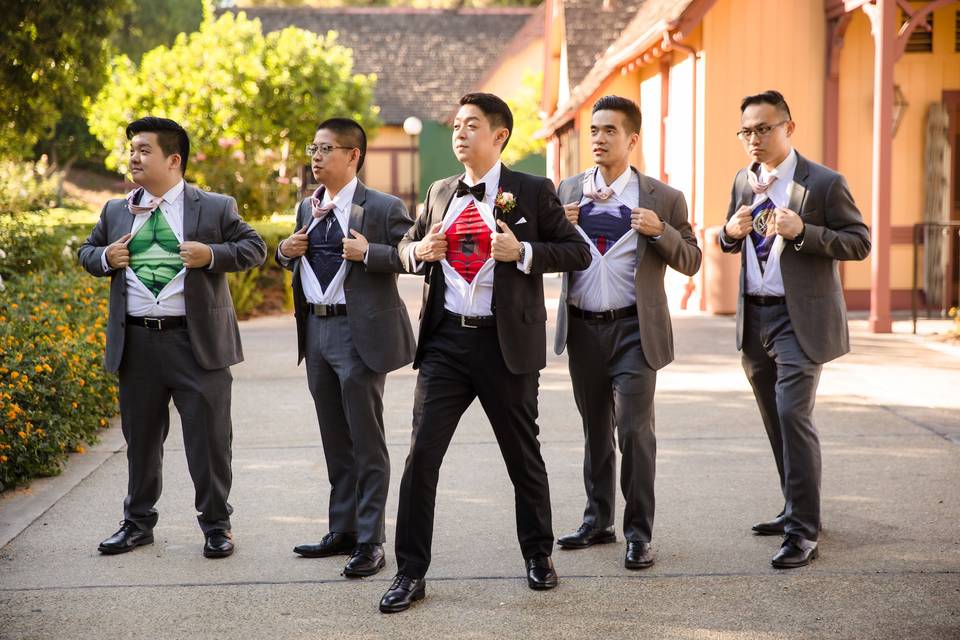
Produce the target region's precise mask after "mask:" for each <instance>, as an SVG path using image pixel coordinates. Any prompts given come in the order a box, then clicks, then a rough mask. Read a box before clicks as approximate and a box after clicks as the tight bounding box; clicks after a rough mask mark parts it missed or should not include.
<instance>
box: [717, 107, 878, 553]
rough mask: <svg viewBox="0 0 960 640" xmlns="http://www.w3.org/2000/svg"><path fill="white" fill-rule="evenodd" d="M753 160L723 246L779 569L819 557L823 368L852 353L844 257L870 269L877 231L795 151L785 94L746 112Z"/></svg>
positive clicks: (737, 192)
mask: <svg viewBox="0 0 960 640" xmlns="http://www.w3.org/2000/svg"><path fill="white" fill-rule="evenodd" d="M740 113H741V115H740V130H739V131H738V132H737V135H738V137H739V138H740V140H741V141H742V142H743V144H744V148H745V150H746V151H747V154H748V155H749V157H750V160H751V163H750V165H749V166H748V167H747V168H745V169H741V170H740V171H739V172H738V173H737V176H736V178H735V179H734V182H733V191H732V193H731V195H730V207H729V209H728V211H727V223H726V226H724V228H723V229H722V230H721V232H720V244H721V247H722V248H723V250H724V251H726V252H728V253H736V252H739V253H740V256H741V257H740V265H741V269H740V297H739V300H738V303H737V348H738V349H741V350H742V352H743V357H742V360H743V369H744V371H745V372H746V375H747V379H748V380H749V381H750V385H751V386H752V387H753V393H754V396H755V397H756V400H757V405H758V407H759V408H760V416H761V418H762V419H763V425H764V427H766V430H767V436H768V437H769V439H770V445H771V446H772V448H773V455H774V459H775V460H776V463H777V471H778V473H779V474H780V488H781V491H782V492H783V497H784V500H785V506H784V510H783V512H781V514H780V515H778V516H777V517H776V518H774V519H773V520H771V521H769V522H761V523H758V524H756V525H754V526H753V531H754V532H755V533H757V534H758V535H783V536H784V541H783V544H782V545H781V547H780V550H779V551H778V552H777V553H776V554H775V555H774V557H773V559H772V561H771V562H772V564H773V566H774V567H776V568H778V569H791V568H794V567H802V566H805V565H807V564H809V563H810V561H811V560H813V559H815V558H816V557H817V541H818V539H819V534H820V441H819V438H818V436H817V429H816V427H815V426H814V423H813V405H814V402H815V401H816V394H817V384H818V383H819V380H820V370H821V369H822V367H823V363H825V362H829V361H830V360H833V359H834V358H837V357H839V356H841V355H843V354H845V353H846V352H848V351H849V350H850V338H849V333H848V330H847V311H846V305H845V303H844V298H843V287H842V286H841V284H840V274H839V269H838V268H837V261H838V260H863V259H864V258H866V257H867V254H868V253H869V252H870V234H869V232H868V230H867V227H866V225H864V223H863V219H862V218H861V217H860V211H859V210H858V209H857V205H856V204H854V202H853V197H852V196H851V195H850V189H849V188H848V187H847V183H846V181H845V180H844V179H843V176H841V175H840V174H838V173H836V172H835V171H832V170H830V169H828V168H827V167H824V166H821V165H819V164H817V163H815V162H811V161H809V160H807V159H806V158H804V157H803V156H801V155H800V154H799V153H797V152H796V151H795V150H794V149H793V146H792V145H791V143H790V137H791V135H793V131H794V129H795V128H796V124H795V123H794V122H793V119H792V118H791V116H790V108H789V107H788V106H787V103H786V101H785V100H784V98H783V96H782V95H781V94H780V93H779V92H777V91H765V92H764V93H760V94H757V95H752V96H747V97H746V98H744V99H743V101H742V102H741V103H740Z"/></svg>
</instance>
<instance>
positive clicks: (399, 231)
mask: <svg viewBox="0 0 960 640" xmlns="http://www.w3.org/2000/svg"><path fill="white" fill-rule="evenodd" d="M390 203H391V205H390V210H389V211H388V212H387V216H386V218H385V220H384V226H385V227H386V234H385V237H386V238H387V239H388V244H373V243H371V244H369V245H367V271H370V272H374V273H376V272H380V273H406V269H404V267H403V262H401V260H400V252H399V251H398V250H397V245H398V244H399V243H400V241H401V240H403V238H404V237H405V235H406V233H407V232H408V231H410V228H411V225H413V220H411V219H410V215H409V214H408V213H407V208H406V207H405V206H404V205H403V203H402V202H401V201H400V200H396V199H393V198H391V199H390Z"/></svg>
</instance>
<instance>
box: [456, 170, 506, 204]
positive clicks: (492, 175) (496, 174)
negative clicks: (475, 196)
mask: <svg viewBox="0 0 960 640" xmlns="http://www.w3.org/2000/svg"><path fill="white" fill-rule="evenodd" d="M501 167H503V163H501V162H500V161H499V160H497V161H496V162H495V163H494V164H493V166H492V167H490V171H487V173H486V174H485V175H484V176H483V177H482V178H480V180H479V181H478V182H477V183H476V184H480V183H481V182H482V183H484V184H485V185H486V189H485V190H484V192H483V199H484V200H490V199H491V198H495V197H496V195H497V189H498V188H499V186H500V169H501ZM463 182H464V183H465V184H466V185H467V186H468V187H474V186H476V185H475V184H470V182H469V181H468V179H467V176H466V174H464V176H463Z"/></svg>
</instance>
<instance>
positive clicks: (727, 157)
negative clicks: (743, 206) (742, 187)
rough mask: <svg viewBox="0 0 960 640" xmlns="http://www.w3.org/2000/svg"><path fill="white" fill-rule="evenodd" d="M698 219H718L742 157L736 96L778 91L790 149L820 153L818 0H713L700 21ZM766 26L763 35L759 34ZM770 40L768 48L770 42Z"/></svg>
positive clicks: (821, 26)
mask: <svg viewBox="0 0 960 640" xmlns="http://www.w3.org/2000/svg"><path fill="white" fill-rule="evenodd" d="M702 26H703V49H704V51H703V54H702V55H703V64H704V75H705V78H704V100H703V102H702V103H701V105H702V107H703V114H704V140H703V162H704V167H703V191H702V196H701V197H702V203H703V215H702V217H701V220H703V221H704V224H705V225H707V226H709V225H717V224H722V223H723V221H724V218H725V216H726V212H727V206H728V204H729V201H730V187H731V185H732V181H733V176H734V175H735V174H736V172H737V171H738V170H739V169H740V168H741V167H743V166H745V165H746V163H747V162H748V159H747V156H746V154H745V153H744V151H743V146H742V145H741V143H740V141H739V140H738V139H737V137H736V135H735V134H736V130H737V129H738V128H739V124H740V100H741V99H742V98H743V97H744V96H746V95H749V94H753V93H759V92H761V91H764V90H766V89H777V90H778V91H780V92H781V93H783V94H784V97H785V98H786V100H787V103H788V104H789V105H790V110H791V113H792V115H793V118H794V120H795V121H796V122H797V129H796V132H795V133H794V138H793V143H794V146H795V148H796V149H797V150H798V151H799V152H800V153H802V154H803V155H804V156H806V157H807V158H810V159H811V160H815V161H817V162H819V161H820V160H821V159H822V157H823V96H824V58H825V53H824V48H825V46H824V43H825V38H826V35H825V33H826V26H825V16H824V8H823V2H822V1H820V0H807V1H804V2H800V1H792V0H791V1H790V2H780V1H778V2H769V1H767V0H718V1H717V3H716V4H714V6H713V7H712V8H711V9H710V11H709V12H708V13H707V15H706V17H705V18H704V21H703V25H702ZM767 26H769V27H770V29H769V31H766V33H769V35H766V36H765V37H764V36H762V37H760V38H758V36H757V34H758V33H760V34H764V33H765V27H767ZM771 45H772V46H771Z"/></svg>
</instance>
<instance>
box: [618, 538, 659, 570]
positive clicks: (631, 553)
mask: <svg viewBox="0 0 960 640" xmlns="http://www.w3.org/2000/svg"><path fill="white" fill-rule="evenodd" d="M623 566H625V567H626V568H627V569H649V568H650V567H652V566H653V548H652V547H651V546H650V543H649V542H632V541H630V540H628V541H627V553H626V555H624V557H623Z"/></svg>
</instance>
